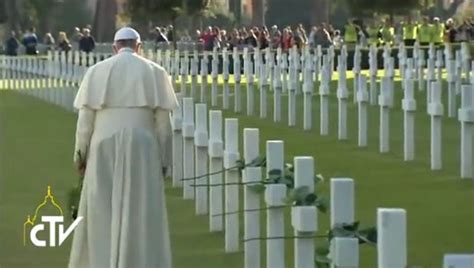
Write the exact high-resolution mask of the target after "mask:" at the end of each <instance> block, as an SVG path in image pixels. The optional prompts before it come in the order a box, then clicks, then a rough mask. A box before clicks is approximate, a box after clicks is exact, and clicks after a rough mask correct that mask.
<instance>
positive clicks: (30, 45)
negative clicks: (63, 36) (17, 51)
mask: <svg viewBox="0 0 474 268" xmlns="http://www.w3.org/2000/svg"><path fill="white" fill-rule="evenodd" d="M35 31H36V30H35V28H31V29H29V30H28V31H26V34H25V35H24V36H23V42H22V43H23V45H24V46H25V49H26V54H27V55H37V54H38V50H37V49H36V46H37V45H38V37H37V36H36V33H35Z"/></svg>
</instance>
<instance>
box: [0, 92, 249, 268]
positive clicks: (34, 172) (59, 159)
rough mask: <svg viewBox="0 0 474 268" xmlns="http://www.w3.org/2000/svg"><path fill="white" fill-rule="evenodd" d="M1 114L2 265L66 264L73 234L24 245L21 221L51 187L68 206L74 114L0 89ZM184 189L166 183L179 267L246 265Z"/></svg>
mask: <svg viewBox="0 0 474 268" xmlns="http://www.w3.org/2000/svg"><path fill="white" fill-rule="evenodd" d="M0 116H1V117H0V135H1V136H0V148H2V149H1V154H0V156H1V161H0V267H2V268H9V267H21V268H23V267H66V265H67V261H68V256H69V249H70V242H71V237H69V238H68V239H67V240H66V242H65V244H63V246H61V247H56V248H35V247H33V246H31V245H27V246H23V222H24V221H25V219H26V216H27V215H28V214H33V213H34V210H35V208H36V206H37V205H38V204H39V203H41V202H42V201H43V198H44V195H45V193H46V187H47V186H48V185H51V187H52V190H53V194H54V196H55V197H56V200H57V201H58V203H59V204H60V205H61V206H62V207H63V209H64V210H66V209H67V192H68V191H69V190H70V188H71V187H72V186H74V185H75V184H76V183H77V176H76V175H75V172H74V169H73V165H72V151H73V145H74V131H75V119H76V116H75V115H74V114H72V113H68V112H65V111H64V110H62V109H61V108H59V107H56V106H53V105H49V104H46V103H44V102H41V101H39V100H36V99H34V98H31V97H28V96H23V95H20V94H17V93H14V92H12V91H1V92H0ZM167 186H169V184H167ZM181 191H182V190H181V189H172V188H170V187H167V204H168V213H169V216H170V219H169V220H170V228H171V239H172V247H173V261H174V265H175V267H183V268H184V267H222V264H223V263H226V266H228V267H242V263H243V255H242V254H240V253H239V254H224V250H223V246H224V241H223V235H222V234H220V233H216V234H211V233H209V232H208V225H207V216H201V217H197V216H195V215H194V204H193V203H192V202H191V201H184V200H183V199H182V192H181ZM52 209H53V208H52V207H49V206H48V207H46V208H45V210H44V211H42V212H45V214H47V212H49V211H54V210H52Z"/></svg>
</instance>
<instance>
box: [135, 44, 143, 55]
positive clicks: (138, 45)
mask: <svg viewBox="0 0 474 268" xmlns="http://www.w3.org/2000/svg"><path fill="white" fill-rule="evenodd" d="M141 48H142V43H137V46H136V47H135V53H137V54H139V53H140V50H141Z"/></svg>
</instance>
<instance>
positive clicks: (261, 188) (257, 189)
mask: <svg viewBox="0 0 474 268" xmlns="http://www.w3.org/2000/svg"><path fill="white" fill-rule="evenodd" d="M247 187H248V189H250V190H251V191H253V192H255V193H258V194H261V193H263V192H264V191H265V185H264V184H261V183H258V184H251V185H247Z"/></svg>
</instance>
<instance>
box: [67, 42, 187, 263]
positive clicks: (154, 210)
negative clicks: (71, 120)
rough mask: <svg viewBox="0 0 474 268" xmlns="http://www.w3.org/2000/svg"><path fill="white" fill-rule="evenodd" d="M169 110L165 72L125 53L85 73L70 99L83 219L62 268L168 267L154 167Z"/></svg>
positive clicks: (161, 163)
mask: <svg viewBox="0 0 474 268" xmlns="http://www.w3.org/2000/svg"><path fill="white" fill-rule="evenodd" d="M177 105H178V102H177V100H176V96H175V94H174V91H173V88H172V84H171V80H170V78H169V76H168V74H167V73H166V71H165V70H164V69H163V68H162V67H160V66H159V65H157V64H155V63H153V62H151V61H148V60H146V59H144V58H142V57H140V56H139V55H137V54H135V53H133V51H132V50H131V49H122V50H120V51H119V53H118V54H117V55H115V56H113V57H111V58H109V59H107V60H105V61H103V62H100V63H98V64H97V65H95V66H93V67H91V68H90V69H89V70H88V71H87V73H86V75H85V77H84V79H83V82H82V84H81V87H80V89H79V92H78V94H77V96H76V99H75V101H74V106H75V107H76V108H77V109H79V117H78V121H77V132H76V148H75V152H77V151H81V152H87V168H86V172H85V177H84V185H83V189H82V193H81V200H80V204H79V213H78V215H79V216H82V217H84V219H83V220H82V222H81V223H80V224H79V225H78V227H77V228H76V229H75V232H74V238H73V243H72V249H71V255H70V260H69V267H87V268H89V267H90V268H109V267H113V268H116V267H120V268H132V267H133V268H141V267H143V268H148V267H171V249H170V239H169V231H168V220H167V212H166V204H165V196H164V182H163V175H162V167H168V166H169V165H170V164H171V159H172V158H171V148H170V147H171V146H170V141H169V140H170V137H171V126H170V111H171V110H173V109H175V108H176V107H177ZM74 156H75V159H74V161H78V158H77V154H76V153H75V154H74Z"/></svg>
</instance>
